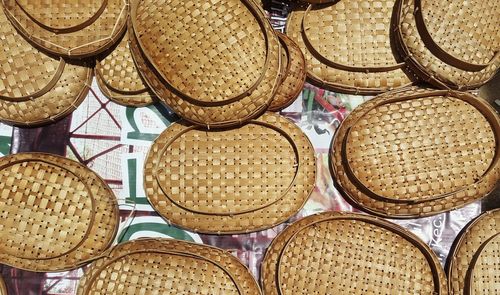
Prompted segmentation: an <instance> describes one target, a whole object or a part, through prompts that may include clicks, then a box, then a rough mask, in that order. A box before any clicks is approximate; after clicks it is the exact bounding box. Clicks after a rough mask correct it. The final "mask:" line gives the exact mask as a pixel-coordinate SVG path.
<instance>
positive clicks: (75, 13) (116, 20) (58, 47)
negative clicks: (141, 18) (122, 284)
mask: <svg viewBox="0 0 500 295" xmlns="http://www.w3.org/2000/svg"><path fill="white" fill-rule="evenodd" d="M2 2H3V4H4V8H5V13H6V14H7V16H8V18H9V19H10V21H11V22H12V24H13V25H14V26H15V27H16V29H18V30H19V32H20V33H21V34H22V35H23V36H24V37H25V38H26V39H28V40H30V41H31V42H32V43H33V44H35V45H36V46H38V47H40V48H42V49H44V50H46V51H48V52H50V53H53V54H56V55H59V56H64V57H71V58H83V57H88V56H94V55H96V54H98V53H100V52H103V51H105V50H106V49H108V48H110V47H111V46H112V45H113V44H114V43H115V42H116V41H117V40H118V38H119V37H120V36H121V34H122V33H123V32H124V30H125V28H126V21H127V17H128V9H129V3H128V0H99V1H91V0H75V1H66V0H52V1H50V5H47V2H46V1H30V0H2Z"/></svg>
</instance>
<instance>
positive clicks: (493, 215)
mask: <svg viewBox="0 0 500 295" xmlns="http://www.w3.org/2000/svg"><path fill="white" fill-rule="evenodd" d="M499 232H500V209H495V210H493V211H487V212H485V213H483V214H481V215H480V216H479V217H478V218H476V219H475V220H474V221H473V222H471V223H470V224H469V225H467V226H466V228H464V229H463V232H462V234H461V235H460V236H459V237H458V238H457V240H456V242H455V243H454V245H453V247H452V249H451V251H450V254H449V255H448V262H447V264H446V270H447V274H448V278H449V285H450V292H451V294H467V293H466V292H465V290H466V288H468V287H469V286H467V284H466V277H467V273H468V271H469V267H470V264H471V261H472V259H473V257H474V255H475V254H476V253H477V252H478V250H479V249H480V247H481V245H482V244H483V243H484V242H486V241H487V240H488V239H490V238H491V237H492V236H494V235H495V234H498V233H499ZM497 245H498V244H497ZM497 249H498V248H497ZM498 257H499V255H498V252H497V253H496V257H494V256H492V257H490V261H491V262H494V261H495V260H496V261H498ZM496 267H497V268H498V264H497V265H496ZM485 282H486V281H485ZM496 282H497V283H498V271H497V272H496ZM497 286H498V285H497ZM473 294H492V293H481V292H479V293H473ZM493 294H494V293H493Z"/></svg>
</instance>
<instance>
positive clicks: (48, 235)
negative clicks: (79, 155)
mask: <svg viewBox="0 0 500 295" xmlns="http://www.w3.org/2000/svg"><path fill="white" fill-rule="evenodd" d="M0 168H1V170H0V179H1V182H0V191H2V203H3V204H2V205H3V206H2V213H3V214H2V217H3V218H4V220H5V221H6V222H4V225H3V226H2V227H1V228H2V233H3V234H2V236H1V237H0V241H1V244H2V248H3V252H4V253H7V254H9V255H12V256H15V257H19V258H25V259H36V258H40V259H49V258H54V257H58V256H61V255H64V254H66V253H68V252H70V251H72V250H73V249H74V248H75V247H76V246H77V245H78V244H79V243H80V241H81V240H82V239H84V238H85V235H86V234H87V229H88V228H89V227H90V226H91V221H92V220H93V218H94V216H93V215H94V214H95V212H94V210H92V208H93V205H94V204H93V198H94V196H92V195H91V193H90V191H89V190H88V188H87V186H86V185H85V183H83V182H82V181H81V180H80V179H79V178H78V176H76V175H74V174H72V173H71V172H69V171H67V170H66V169H64V168H61V167H59V166H55V165H53V164H51V163H46V162H44V161H43V160H34V161H23V162H19V163H15V162H13V163H9V165H8V166H7V165H5V166H0ZM78 207H81V208H78ZM40 210H41V212H40ZM44 210H47V211H45V212H44ZM76 210H81V214H74V212H75V211H76ZM44 213H45V214H48V215H45V214H44ZM69 237H71V238H69Z"/></svg>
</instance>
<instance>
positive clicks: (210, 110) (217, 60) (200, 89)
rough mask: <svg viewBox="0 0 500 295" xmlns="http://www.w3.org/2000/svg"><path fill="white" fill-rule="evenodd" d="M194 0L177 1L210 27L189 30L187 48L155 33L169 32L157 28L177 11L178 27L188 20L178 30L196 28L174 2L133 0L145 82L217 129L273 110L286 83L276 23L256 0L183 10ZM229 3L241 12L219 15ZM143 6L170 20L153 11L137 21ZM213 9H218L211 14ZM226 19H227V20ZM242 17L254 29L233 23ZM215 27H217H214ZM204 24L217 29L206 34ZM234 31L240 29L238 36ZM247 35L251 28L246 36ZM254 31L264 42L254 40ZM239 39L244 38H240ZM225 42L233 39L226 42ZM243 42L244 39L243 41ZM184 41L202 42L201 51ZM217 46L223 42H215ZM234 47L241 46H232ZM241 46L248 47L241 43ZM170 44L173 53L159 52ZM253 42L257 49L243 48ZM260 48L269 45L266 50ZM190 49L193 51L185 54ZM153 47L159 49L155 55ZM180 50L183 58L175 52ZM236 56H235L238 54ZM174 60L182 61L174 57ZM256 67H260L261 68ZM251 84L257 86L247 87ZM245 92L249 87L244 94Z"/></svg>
mask: <svg viewBox="0 0 500 295" xmlns="http://www.w3.org/2000/svg"><path fill="white" fill-rule="evenodd" d="M189 3H191V2H184V1H172V3H170V4H171V5H174V6H175V5H176V6H175V7H177V9H176V10H175V11H177V12H176V13H181V14H182V13H183V11H184V12H185V14H186V15H185V16H184V19H197V20H198V22H201V23H203V24H204V26H201V28H204V27H205V26H206V28H205V29H203V30H202V29H199V28H197V29H196V30H195V31H196V32H192V34H193V36H191V35H190V36H189V38H187V39H186V38H184V39H183V40H184V41H186V42H187V44H185V42H184V41H183V42H181V43H179V44H180V45H182V48H179V49H176V50H173V49H172V48H170V47H171V46H172V44H170V45H169V44H168V42H167V41H165V42H158V40H156V39H157V36H158V34H160V35H161V34H162V33H161V32H160V33H158V32H157V33H154V32H150V31H151V30H158V29H160V30H164V29H165V28H168V27H170V26H169V25H168V23H167V20H169V19H171V18H172V17H174V20H175V23H176V25H175V26H176V27H178V26H181V25H182V26H184V27H185V28H183V29H182V30H180V29H179V30H180V31H179V33H180V32H184V33H185V34H187V33H188V32H190V30H191V31H192V30H193V28H194V27H193V26H192V25H191V26H189V25H188V24H184V25H183V24H181V23H177V20H176V19H175V14H174V15H172V13H173V12H171V11H170V10H168V11H165V10H166V9H169V6H162V7H161V9H160V8H158V7H156V5H155V4H154V3H149V1H145V0H143V1H140V2H139V3H132V4H133V5H132V6H131V7H132V9H131V23H132V25H129V27H132V28H133V29H130V30H129V31H130V32H131V34H130V35H131V36H130V42H131V44H130V45H131V50H132V53H133V57H134V60H135V62H136V64H137V66H138V68H139V70H140V71H141V73H142V74H143V76H144V78H145V80H146V82H147V83H148V84H149V86H150V87H151V89H152V90H153V91H154V92H155V93H156V94H157V96H158V98H159V99H160V100H162V101H163V102H165V103H166V104H167V105H168V106H169V107H170V108H172V109H173V110H174V111H175V112H176V113H177V114H179V115H180V116H181V117H183V118H184V119H186V120H188V121H190V122H192V123H194V124H197V125H203V126H208V127H210V128H212V127H228V126H234V125H241V124H242V123H244V122H245V121H247V120H250V119H252V118H254V117H256V116H258V115H260V114H262V113H263V112H264V111H265V110H266V109H267V107H268V105H269V103H270V101H271V99H272V97H273V96H274V93H275V92H276V89H277V87H278V85H279V82H280V80H279V78H280V76H279V73H280V63H279V54H280V44H279V41H278V38H277V37H276V35H275V33H274V31H273V29H272V27H271V24H270V23H269V21H267V20H266V19H265V16H264V14H263V11H262V10H261V9H260V8H258V7H257V5H256V4H255V3H254V2H250V1H248V0H231V1H211V2H210V3H205V2H199V3H198V2H197V4H195V6H196V7H197V6H199V5H202V6H207V5H208V6H207V7H205V8H203V9H201V8H196V9H195V8H194V7H189V9H184V8H183V6H184V5H188V4H189ZM136 4H138V5H139V6H137V5H136ZM150 10H151V11H150ZM227 10H228V11H232V13H231V14H232V15H234V17H227V16H224V17H222V16H221V15H219V14H220V13H224V14H225V13H226V12H225V11H227ZM169 11H170V12H169ZM199 11H203V14H201V15H198V12H199ZM143 13H147V14H148V15H149V14H150V13H151V14H155V18H160V20H158V21H160V23H162V24H165V25H164V26H158V25H156V24H154V23H152V20H153V19H155V18H149V17H148V18H147V19H148V21H147V22H146V23H142V22H138V21H137V20H139V19H141V17H140V16H141V15H142V14H143ZM207 13H208V14H211V15H210V16H207V15H205V14H207ZM212 14H213V15H212ZM236 15H237V16H236ZM166 16H168V17H166ZM207 17H208V18H209V19H212V18H214V19H213V21H211V22H210V23H209V24H206V21H207V20H205V18H207ZM181 18H182V17H181ZM200 18H201V19H200ZM222 18H224V19H225V21H222ZM174 20H171V21H174ZM233 21H234V22H233ZM193 22H194V21H193ZM226 22H227V23H226ZM239 22H244V24H242V27H248V28H246V29H245V31H242V32H239V31H238V30H231V29H230V28H233V27H235V26H236V24H238V23H239ZM219 25H220V26H221V27H220V28H219V27H218V26H219ZM212 26H214V27H213V28H212ZM148 28H151V29H148ZM144 30H148V31H147V32H145V31H144ZM185 30H187V31H185ZM246 30H258V32H257V31H256V32H253V33H252V34H250V32H246ZM134 31H135V32H134ZM205 31H207V32H210V34H208V33H205ZM169 32H170V31H169ZM263 32H265V34H264V33H263ZM200 34H201V35H200ZM228 34H229V35H228ZM234 34H236V35H237V36H236V37H235V36H233V35H234ZM246 34H250V35H249V36H246ZM132 35H133V36H132ZM188 35H189V34H188ZM137 36H141V38H143V39H144V40H142V39H140V38H137ZM164 36H165V38H174V39H175V40H177V39H178V38H180V37H181V36H178V35H176V34H172V33H171V32H170V33H165V34H164ZM222 36H223V38H224V40H225V41H224V42H219V41H218V40H220V38H222ZM251 36H252V37H251ZM258 36H260V37H259V38H260V39H259V38H258ZM265 36H267V38H265ZM255 38H257V39H258V41H256V40H254V39H255ZM198 39H199V40H198ZM238 39H241V40H240V41H238V42H236V41H237V40H238ZM169 40H170V39H169ZM188 41H189V42H188ZM226 41H227V42H229V43H231V44H226V43H227V42H226ZM193 42H195V43H193ZM141 43H142V44H141ZM240 43H241V45H239V44H240ZM249 43H251V46H250V45H249ZM214 44H217V45H214ZM229 45H231V46H229ZM185 46H188V47H190V48H191V47H196V49H195V50H194V52H191V50H189V51H186V50H184V49H183V48H185ZM214 46H216V48H212V47H214ZM234 46H236V47H235V48H233V47H234ZM240 46H243V47H241V48H240ZM141 47H142V49H141ZM163 47H165V50H166V52H168V54H164V53H161V52H160V51H159V49H161V48H163ZM247 47H249V48H250V49H248V50H250V51H251V54H250V51H249V52H247V51H248V50H247V49H245V50H243V48H247ZM168 48H170V49H168ZM231 48H232V49H231ZM167 49H168V50H167ZM181 49H182V50H181ZM233 49H234V52H233ZM260 49H262V51H263V52H260V51H261V50H260ZM264 49H266V50H264ZM162 50H163V49H162ZM228 50H231V54H230V55H227V56H226V55H225V53H228V52H227V51H228ZM162 52H163V51H162ZM245 52H246V53H245ZM188 53H189V58H187V57H186V56H187V54H188ZM216 53H217V54H216ZM153 54H156V55H155V56H152V55H153ZM259 54H262V55H263V56H260V55H259ZM178 55H179V56H180V57H179V58H177V57H176V56H178ZM240 55H241V56H240ZM254 55H255V56H254ZM174 57H175V58H174ZM165 58H168V62H167V61H165V60H164V59H165ZM233 59H235V60H234V61H232V60H233ZM261 59H263V61H262V62H261V61H260V60H261ZM173 60H175V61H176V62H175V63H173V62H172V61H173ZM236 60H238V62H236ZM186 63H188V64H186ZM207 63H208V64H207ZM249 64H252V66H249ZM159 65H161V67H160V66H159ZM198 67H199V68H198ZM255 67H257V68H256V69H255ZM196 68H198V69H196ZM242 69H245V73H247V74H249V77H250V76H252V77H254V78H255V79H253V78H249V77H246V76H245V75H243V74H242V73H240V71H241V70H242ZM254 69H255V71H257V74H255V73H249V71H252V72H253V71H254ZM254 74H255V75H254ZM236 80H237V81H238V82H237V81H236ZM248 85H250V88H248V87H247V86H248ZM183 91H185V92H187V93H184V92H183ZM240 91H243V92H242V93H240ZM174 93H175V94H174ZM197 95H199V96H197Z"/></svg>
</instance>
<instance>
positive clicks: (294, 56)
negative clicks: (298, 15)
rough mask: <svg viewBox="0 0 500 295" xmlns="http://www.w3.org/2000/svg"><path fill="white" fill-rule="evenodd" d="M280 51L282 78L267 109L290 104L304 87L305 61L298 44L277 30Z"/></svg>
mask: <svg viewBox="0 0 500 295" xmlns="http://www.w3.org/2000/svg"><path fill="white" fill-rule="evenodd" d="M277 35H278V37H279V39H280V42H281V46H282V51H283V52H284V54H282V59H281V60H282V65H281V68H282V69H283V71H282V76H283V79H282V81H281V84H280V86H279V88H278V90H277V92H276V95H275V96H274V98H273V100H272V101H271V105H270V106H269V109H268V110H269V111H279V110H282V109H284V108H286V107H288V106H289V105H291V104H292V103H293V102H294V100H295V99H296V98H297V96H298V95H299V94H300V92H301V91H302V89H303V88H304V82H305V81H306V68H305V67H306V61H305V58H304V55H303V54H302V51H301V50H300V48H299V46H298V45H297V44H296V43H295V42H294V41H293V40H292V39H290V38H288V37H287V36H286V35H285V34H282V33H279V32H277Z"/></svg>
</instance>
